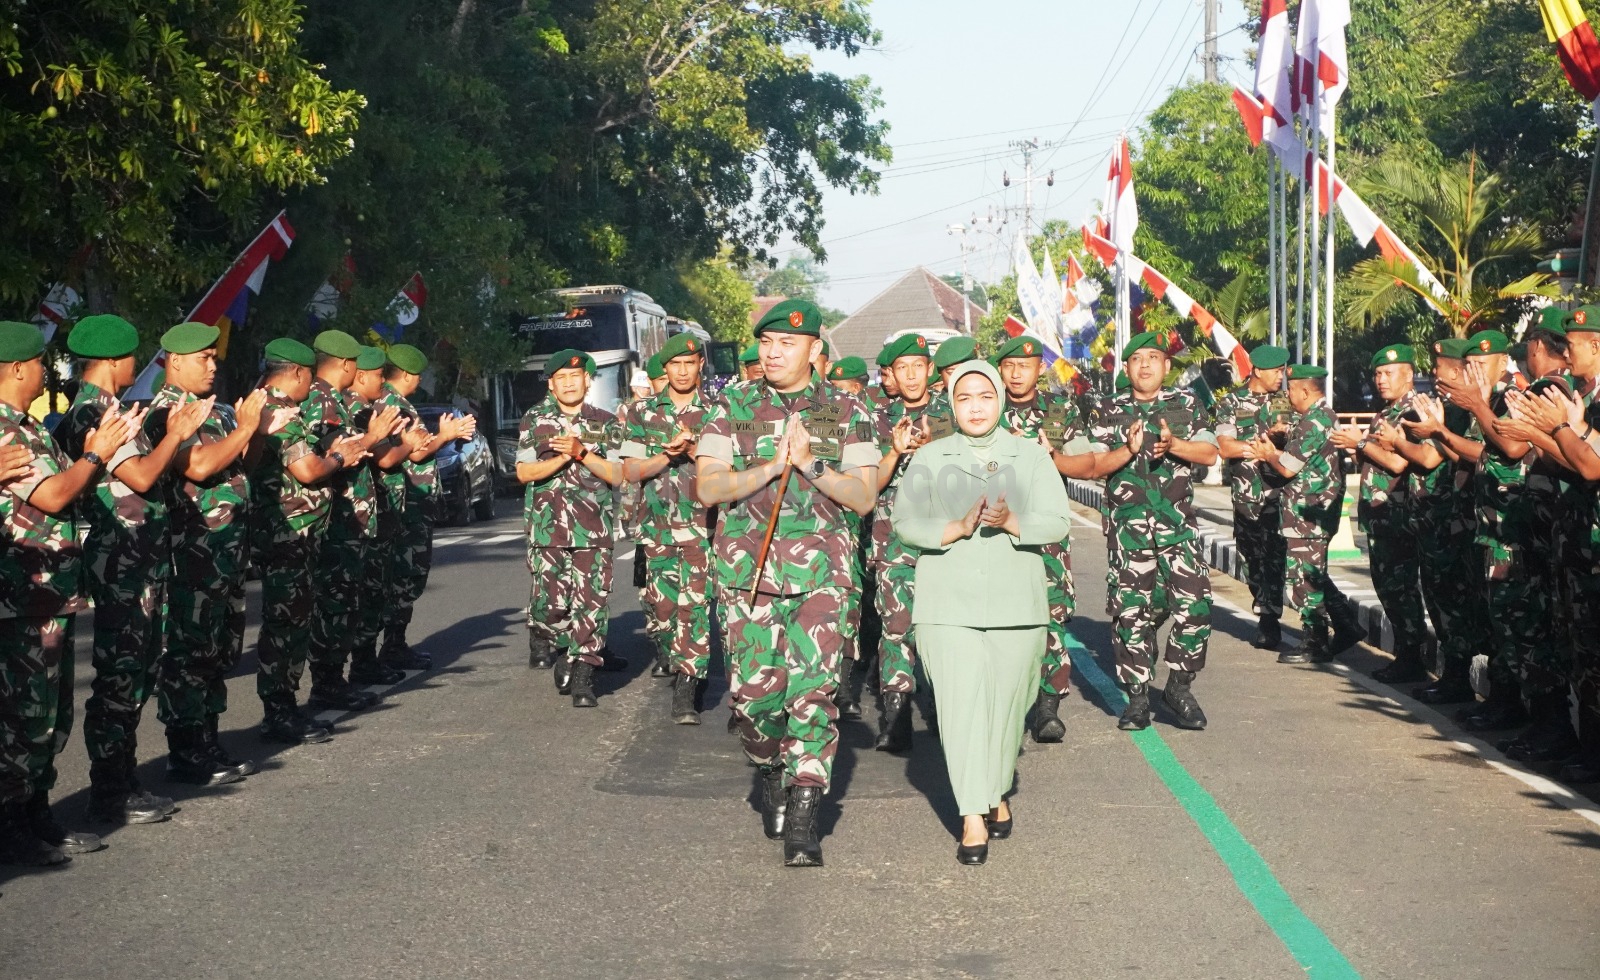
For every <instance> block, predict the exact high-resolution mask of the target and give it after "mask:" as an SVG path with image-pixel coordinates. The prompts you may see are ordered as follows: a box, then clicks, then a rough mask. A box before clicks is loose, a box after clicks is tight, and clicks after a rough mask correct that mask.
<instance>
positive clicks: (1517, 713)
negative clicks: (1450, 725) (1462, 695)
mask: <svg viewBox="0 0 1600 980" xmlns="http://www.w3.org/2000/svg"><path fill="white" fill-rule="evenodd" d="M1501 687H1502V688H1505V687H1510V689H1509V690H1506V691H1504V692H1501V691H1497V690H1496V689H1494V688H1491V689H1490V691H1489V700H1487V701H1485V702H1483V703H1482V704H1480V705H1476V706H1474V707H1469V708H1463V709H1462V710H1460V711H1458V712H1456V721H1457V722H1458V723H1460V725H1461V727H1462V728H1463V729H1465V730H1466V731H1469V732H1494V731H1503V730H1505V729H1507V728H1516V727H1517V726H1519V725H1526V724H1527V723H1528V720H1529V719H1528V711H1527V709H1526V708H1524V707H1523V706H1522V697H1521V696H1520V695H1519V694H1518V693H1517V691H1516V689H1515V687H1514V686H1510V685H1501Z"/></svg>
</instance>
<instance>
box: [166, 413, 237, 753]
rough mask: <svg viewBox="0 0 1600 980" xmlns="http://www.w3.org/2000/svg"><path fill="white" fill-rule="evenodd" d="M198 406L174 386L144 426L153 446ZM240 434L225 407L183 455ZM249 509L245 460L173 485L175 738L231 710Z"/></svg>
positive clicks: (170, 716)
mask: <svg viewBox="0 0 1600 980" xmlns="http://www.w3.org/2000/svg"><path fill="white" fill-rule="evenodd" d="M193 400H194V396H193V395H190V394H188V393H186V392H184V391H181V390H179V389H178V388H175V387H173V386H172V385H165V386H163V387H162V389H161V390H160V391H158V392H156V395H155V398H154V399H152V400H151V402H150V413H149V414H148V415H147V416H145V423H144V425H145V434H146V435H147V436H148V438H149V440H150V444H151V445H155V444H157V443H159V442H160V441H161V440H162V439H163V438H165V437H166V432H167V413H168V412H170V411H171V410H172V409H173V408H176V407H177V406H179V405H182V404H184V403H185V402H190V401H193ZM236 427H237V423H236V421H235V419H234V417H233V413H232V412H231V411H229V410H228V409H227V408H226V407H225V406H223V405H222V404H220V403H219V404H217V405H215V406H213V407H212V409H211V414H210V415H209V416H207V418H206V420H205V422H203V423H201V425H200V430H199V431H198V432H196V433H195V434H194V436H192V437H191V438H190V439H189V441H187V442H185V443H184V444H183V446H182V447H181V448H184V449H187V448H192V447H194V446H197V445H199V446H209V445H213V444H215V443H218V442H221V441H222V440H224V439H226V438H228V436H229V435H231V434H232V433H233V431H234V429H235V428H236ZM249 501H250V481H249V479H248V478H247V477H246V476H245V471H244V463H243V461H242V460H238V459H235V460H234V461H233V462H231V463H229V464H228V465H227V466H225V467H223V468H222V469H221V470H219V471H217V472H216V473H215V474H213V475H212V476H211V477H210V478H208V479H207V480H205V482H203V483H196V482H195V481H193V480H190V479H189V478H188V477H186V476H184V475H182V474H177V475H176V476H175V477H174V478H172V479H170V480H169V481H168V498H167V508H168V510H167V514H168V521H169V526H170V527H171V529H172V572H173V575H172V583H171V586H170V588H169V591H168V593H167V605H168V610H169V614H168V617H167V624H168V625H167V651H166V659H165V660H164V661H163V662H162V665H161V686H160V689H159V692H158V693H159V697H158V699H157V712H156V713H157V716H158V717H159V718H160V719H161V721H162V723H163V724H165V725H166V726H167V728H168V730H169V731H172V730H175V729H189V728H194V727H197V726H205V725H207V724H208V723H210V722H211V721H212V720H213V719H215V718H216V717H217V716H218V715H221V714H222V712H224V711H226V710H227V707H228V688H227V684H226V683H225V682H226V680H227V677H228V672H229V671H231V670H233V668H234V667H235V666H236V665H237V664H238V663H239V656H240V653H241V645H242V644H243V643H244V573H245V537H246V528H245V518H246V515H245V511H246V509H247V508H248V506H249Z"/></svg>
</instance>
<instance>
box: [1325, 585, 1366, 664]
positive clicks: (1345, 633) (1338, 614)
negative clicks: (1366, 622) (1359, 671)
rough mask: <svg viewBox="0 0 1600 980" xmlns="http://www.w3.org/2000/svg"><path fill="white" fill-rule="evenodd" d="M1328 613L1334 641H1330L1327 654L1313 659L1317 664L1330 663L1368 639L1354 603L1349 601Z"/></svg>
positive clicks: (1339, 604)
mask: <svg viewBox="0 0 1600 980" xmlns="http://www.w3.org/2000/svg"><path fill="white" fill-rule="evenodd" d="M1328 613H1329V616H1330V617H1331V618H1332V619H1333V639H1331V640H1329V641H1328V644H1327V652H1326V653H1324V654H1323V655H1322V656H1321V657H1312V658H1311V662H1312V663H1315V664H1325V663H1328V662H1329V661H1331V660H1333V658H1334V657H1337V656H1338V655H1339V654H1341V653H1343V652H1345V651H1346V650H1348V649H1350V648H1351V647H1353V646H1355V645H1356V644H1357V643H1365V642H1366V639H1367V629H1366V627H1364V626H1362V625H1361V616H1360V614H1359V613H1358V612H1357V611H1356V608H1355V604H1354V603H1352V602H1350V601H1349V600H1348V599H1347V600H1345V601H1344V602H1341V603H1338V604H1337V605H1336V606H1335V607H1334V608H1332V609H1329V610H1328Z"/></svg>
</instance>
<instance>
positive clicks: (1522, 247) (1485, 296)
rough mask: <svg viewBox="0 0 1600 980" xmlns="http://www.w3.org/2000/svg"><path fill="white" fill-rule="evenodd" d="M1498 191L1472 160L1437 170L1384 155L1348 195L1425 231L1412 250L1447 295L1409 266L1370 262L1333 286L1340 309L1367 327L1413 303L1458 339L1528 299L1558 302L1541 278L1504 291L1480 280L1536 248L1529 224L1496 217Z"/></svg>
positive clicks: (1501, 199) (1551, 285) (1494, 179)
mask: <svg viewBox="0 0 1600 980" xmlns="http://www.w3.org/2000/svg"><path fill="white" fill-rule="evenodd" d="M1500 185H1501V180H1500V176H1499V175H1498V174H1485V173H1483V172H1481V170H1480V168H1479V167H1478V160H1477V156H1476V155H1474V156H1472V157H1471V158H1469V159H1468V160H1467V161H1465V162H1463V163H1447V164H1444V165H1442V166H1433V165H1429V164H1423V163H1419V162H1417V161H1415V160H1410V159H1405V158H1402V157H1400V156H1397V155H1395V154H1389V155H1388V156H1385V157H1384V158H1383V159H1382V160H1380V161H1379V162H1378V164H1377V165H1376V166H1375V167H1373V168H1372V170H1371V171H1369V172H1368V173H1367V174H1366V176H1365V177H1364V178H1363V179H1362V180H1360V181H1358V182H1357V184H1356V190H1357V191H1358V192H1359V193H1360V194H1362V195H1363V196H1366V197H1368V198H1370V199H1376V200H1381V201H1386V202H1388V203H1389V204H1391V205H1394V206H1397V207H1398V208H1399V209H1401V210H1403V211H1405V212H1408V213H1409V214H1411V215H1412V216H1414V217H1416V218H1418V219H1420V221H1421V223H1422V225H1423V226H1424V227H1426V228H1429V229H1431V230H1432V232H1433V234H1432V235H1430V236H1428V241H1427V242H1425V243H1414V244H1413V249H1414V251H1415V252H1416V255H1417V259H1418V260H1419V261H1420V262H1421V263H1422V265H1423V266H1425V267H1426V268H1427V270H1428V271H1429V272H1431V273H1432V274H1433V276H1434V278H1436V279H1437V280H1439V282H1440V283H1441V284H1442V285H1443V286H1444V288H1445V291H1446V292H1447V293H1448V294H1449V295H1448V298H1441V297H1439V296H1436V295H1435V294H1434V292H1433V290H1431V289H1429V288H1428V286H1427V285H1426V284H1424V283H1423V282H1422V277H1421V276H1420V275H1418V273H1417V270H1416V268H1415V267H1413V266H1412V265H1411V264H1410V263H1409V262H1406V261H1404V260H1395V261H1391V260H1389V259H1386V258H1382V257H1373V258H1369V259H1365V260H1363V261H1361V262H1359V263H1357V264H1356V265H1355V266H1354V267H1352V268H1351V269H1350V271H1349V272H1348V273H1347V274H1346V275H1345V276H1344V277H1343V278H1342V279H1341V280H1340V289H1341V290H1342V296H1343V300H1344V304H1345V309H1346V310H1347V311H1348V312H1349V313H1352V314H1354V315H1356V316H1359V317H1361V318H1362V320H1363V321H1364V322H1365V323H1367V324H1370V323H1371V322H1372V321H1374V320H1376V319H1378V318H1379V317H1382V316H1383V315H1384V314H1386V313H1388V312H1389V311H1390V310H1392V309H1394V308H1395V307H1397V306H1399V305H1400V304H1401V303H1405V302H1410V301H1414V300H1415V299H1421V300H1422V302H1423V303H1425V304H1426V305H1427V306H1428V307H1429V308H1430V309H1432V310H1433V311H1434V312H1435V313H1437V314H1438V315H1439V316H1440V317H1441V318H1443V319H1444V320H1445V322H1447V323H1449V324H1450V329H1451V331H1452V332H1453V333H1454V335H1455V336H1457V337H1465V336H1467V335H1468V334H1470V333H1472V332H1473V331H1474V330H1479V329H1482V328H1483V327H1485V326H1487V325H1488V322H1489V321H1493V320H1494V319H1496V318H1498V317H1500V316H1502V315H1504V314H1507V313H1510V312H1512V311H1514V310H1515V309H1517V308H1518V307H1519V306H1523V305H1525V304H1526V303H1527V301H1528V300H1530V299H1532V298H1533V297H1535V296H1548V297H1555V296H1558V295H1559V290H1558V288H1557V286H1556V284H1555V282H1554V281H1553V280H1552V279H1551V278H1550V277H1549V276H1548V275H1546V274H1544V273H1542V272H1536V273H1533V274H1532V275H1528V276H1524V277H1522V278H1521V279H1517V280H1515V281H1514V282H1509V283H1505V284H1504V285H1493V284H1491V283H1489V282H1485V281H1484V280H1486V279H1487V280H1493V279H1494V278H1495V277H1494V276H1491V275H1480V273H1484V272H1485V267H1486V266H1488V265H1490V264H1491V263H1505V262H1518V261H1531V260H1532V259H1533V258H1534V257H1535V256H1536V254H1537V253H1538V252H1539V250H1540V247H1541V245H1542V244H1543V243H1542V241H1541V239H1540V235H1539V230H1538V228H1537V227H1535V226H1534V225H1533V224H1531V223H1529V222H1526V221H1520V220H1517V221H1508V220H1506V219H1505V218H1504V217H1503V216H1502V215H1501V212H1502V210H1503V209H1504V208H1505V203H1506V201H1505V196H1504V195H1503V194H1502V193H1500ZM1430 245H1431V246H1432V247H1426V246H1430Z"/></svg>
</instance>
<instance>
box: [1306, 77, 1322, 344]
mask: <svg viewBox="0 0 1600 980" xmlns="http://www.w3.org/2000/svg"><path fill="white" fill-rule="evenodd" d="M1316 90H1317V84H1316V82H1315V80H1313V81H1312V83H1311V97H1310V98H1309V100H1308V101H1307V103H1306V105H1307V108H1308V109H1309V110H1310V112H1311V159H1310V161H1309V168H1308V169H1309V170H1310V171H1311V176H1310V177H1309V178H1308V179H1309V180H1310V182H1311V235H1310V239H1311V271H1310V273H1309V275H1310V277H1311V285H1310V288H1309V289H1308V293H1309V294H1310V295H1308V296H1307V301H1308V303H1309V307H1308V309H1307V311H1306V318H1307V322H1308V324H1309V326H1310V329H1309V331H1308V332H1309V333H1310V335H1311V352H1310V357H1311V363H1312V364H1318V363H1321V361H1322V353H1321V351H1322V304H1321V303H1319V302H1317V298H1318V297H1319V296H1320V295H1321V292H1320V288H1321V286H1322V276H1321V272H1322V262H1321V261H1320V259H1321V255H1322V234H1321V231H1322V208H1321V206H1320V205H1319V204H1318V201H1317V194H1318V189H1319V187H1320V184H1321V182H1320V181H1319V180H1318V179H1317V161H1318V160H1320V159H1321V158H1322V113H1321V112H1320V111H1318V107H1317V91H1316Z"/></svg>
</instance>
